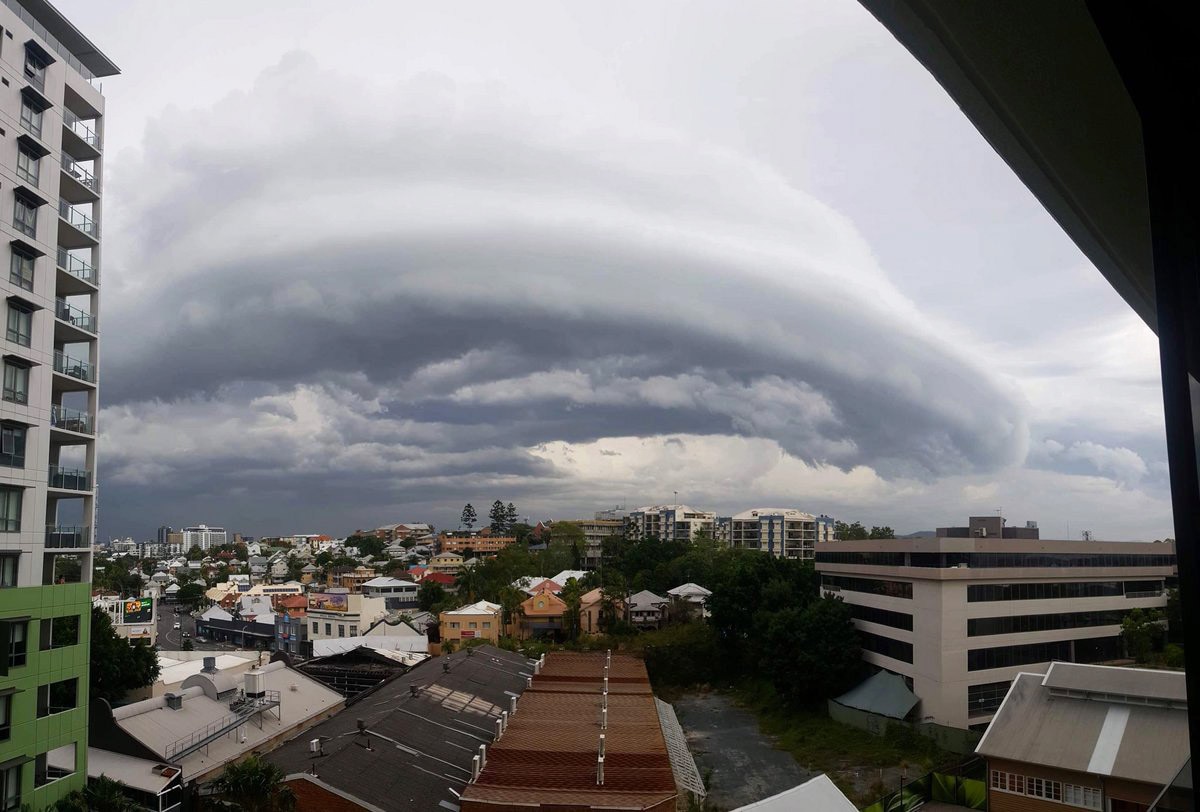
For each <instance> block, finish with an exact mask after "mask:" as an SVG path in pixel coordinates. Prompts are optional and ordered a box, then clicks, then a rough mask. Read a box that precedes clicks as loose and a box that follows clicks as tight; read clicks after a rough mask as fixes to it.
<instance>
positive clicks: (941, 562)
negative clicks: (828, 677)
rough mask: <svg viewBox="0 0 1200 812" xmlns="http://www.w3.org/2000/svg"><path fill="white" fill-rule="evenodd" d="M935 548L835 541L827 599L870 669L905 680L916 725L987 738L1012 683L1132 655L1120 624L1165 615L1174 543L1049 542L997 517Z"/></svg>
mask: <svg viewBox="0 0 1200 812" xmlns="http://www.w3.org/2000/svg"><path fill="white" fill-rule="evenodd" d="M937 534H938V536H937V537H936V538H922V539H875V540H869V541H833V542H829V543H826V544H822V545H821V546H820V547H818V549H817V552H816V567H817V570H818V571H819V572H820V574H821V588H822V591H823V592H824V593H826V594H833V595H837V596H840V597H841V598H842V599H843V600H845V601H846V603H848V604H849V605H850V608H851V610H852V612H853V615H854V622H855V625H856V626H857V627H858V629H859V632H860V634H861V637H862V645H863V659H865V660H866V661H867V662H868V663H871V664H872V665H874V666H878V667H880V668H885V669H887V670H888V671H891V672H894V673H896V674H900V675H902V676H903V677H905V679H906V681H907V682H910V683H911V686H910V687H911V688H912V690H913V693H915V694H916V695H917V697H919V698H920V700H921V702H920V705H919V707H918V709H917V713H918V717H917V718H918V719H920V720H924V721H931V722H936V723H938V724H943V725H948V726H951V727H957V728H967V727H971V728H976V729H982V728H983V727H984V726H986V723H987V722H988V721H989V720H990V719H991V718H992V716H993V714H994V713H995V711H996V709H997V708H998V707H999V706H1000V702H1001V701H1002V700H1003V699H1004V695H1005V693H1006V692H1007V691H1008V687H1009V685H1010V683H1011V682H1012V680H1013V678H1014V677H1015V676H1016V675H1017V674H1018V673H1020V672H1021V671H1039V672H1040V671H1043V670H1044V669H1045V667H1046V666H1047V664H1048V663H1050V662H1052V661H1055V660H1060V661H1064V662H1079V663H1097V662H1104V661H1108V660H1114V659H1118V658H1120V657H1122V656H1123V651H1122V646H1121V640H1120V637H1119V634H1120V630H1121V620H1122V619H1123V618H1124V617H1125V615H1126V613H1128V612H1129V611H1130V610H1132V609H1150V608H1160V607H1163V606H1165V605H1166V595H1165V592H1164V590H1165V587H1166V582H1167V581H1168V580H1170V579H1173V578H1174V577H1175V575H1176V567H1175V547H1174V544H1173V543H1170V542H1165V543H1157V544H1150V543H1144V542H1103V541H1051V540H1045V539H1040V538H1038V533H1037V529H1036V527H1027V528H1009V527H1004V525H1003V520H1002V519H1001V518H1000V517H998V516H989V517H981V518H972V519H971V524H970V526H969V527H944V528H939V529H938V531H937Z"/></svg>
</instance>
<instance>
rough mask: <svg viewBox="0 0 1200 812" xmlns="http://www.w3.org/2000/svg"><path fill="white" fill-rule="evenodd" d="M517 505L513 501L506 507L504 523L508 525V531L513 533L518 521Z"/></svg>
mask: <svg viewBox="0 0 1200 812" xmlns="http://www.w3.org/2000/svg"><path fill="white" fill-rule="evenodd" d="M517 518H518V517H517V506H516V505H514V504H513V503H512V502H509V503H508V506H507V507H505V508H504V523H505V524H506V525H508V532H509V533H512V529H513V525H515V524H516V523H517Z"/></svg>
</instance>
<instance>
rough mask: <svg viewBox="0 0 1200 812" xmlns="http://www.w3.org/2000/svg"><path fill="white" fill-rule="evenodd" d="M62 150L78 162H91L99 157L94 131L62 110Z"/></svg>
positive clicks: (97, 138)
mask: <svg viewBox="0 0 1200 812" xmlns="http://www.w3.org/2000/svg"><path fill="white" fill-rule="evenodd" d="M62 144H63V150H64V151H66V152H68V153H70V154H71V155H72V156H73V157H74V158H77V159H79V160H84V161H87V160H91V159H93V158H99V157H100V136H99V135H98V134H97V133H96V130H95V129H94V128H93V127H92V126H91V125H90V124H88V122H86V121H84V120H83V119H81V118H80V117H79V116H77V115H75V114H74V113H72V112H71V111H70V110H68V109H66V108H65V107H64V108H63V140H62Z"/></svg>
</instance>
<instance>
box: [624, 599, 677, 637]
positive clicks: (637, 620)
mask: <svg viewBox="0 0 1200 812" xmlns="http://www.w3.org/2000/svg"><path fill="white" fill-rule="evenodd" d="M669 603H670V601H668V600H667V599H666V598H660V597H659V596H658V595H655V594H654V593H653V592H651V591H650V590H648V589H643V590H642V591H641V592H638V593H636V594H634V595H630V596H629V603H628V612H629V622H630V623H631V624H633V625H634V626H636V627H637V628H639V629H657V628H660V627H661V626H662V625H663V623H664V622H665V621H666V619H667V605H668V604H669Z"/></svg>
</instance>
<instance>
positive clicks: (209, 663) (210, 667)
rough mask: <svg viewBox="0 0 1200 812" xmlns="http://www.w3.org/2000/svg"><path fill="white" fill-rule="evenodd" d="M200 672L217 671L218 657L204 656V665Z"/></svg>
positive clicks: (213, 672)
mask: <svg viewBox="0 0 1200 812" xmlns="http://www.w3.org/2000/svg"><path fill="white" fill-rule="evenodd" d="M200 673H201V674H215V673H217V658H216V657H205V658H204V667H203V668H201V669H200Z"/></svg>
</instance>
